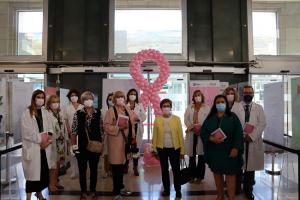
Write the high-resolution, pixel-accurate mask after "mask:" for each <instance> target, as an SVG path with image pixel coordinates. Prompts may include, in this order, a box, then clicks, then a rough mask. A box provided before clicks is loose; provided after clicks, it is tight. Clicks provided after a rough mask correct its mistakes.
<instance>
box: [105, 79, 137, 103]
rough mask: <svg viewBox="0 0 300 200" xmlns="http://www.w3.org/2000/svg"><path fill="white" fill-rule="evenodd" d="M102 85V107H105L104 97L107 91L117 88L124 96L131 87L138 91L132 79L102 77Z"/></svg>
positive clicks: (113, 90)
mask: <svg viewBox="0 0 300 200" xmlns="http://www.w3.org/2000/svg"><path fill="white" fill-rule="evenodd" d="M102 87H103V88H102V108H107V105H106V97H107V95H108V94H109V93H112V92H115V91H118V90H119V91H122V92H124V94H125V96H126V94H127V92H128V90H130V89H131V88H135V89H136V90H137V91H138V92H139V90H138V87H137V85H136V84H135V82H134V80H133V79H103V81H102Z"/></svg>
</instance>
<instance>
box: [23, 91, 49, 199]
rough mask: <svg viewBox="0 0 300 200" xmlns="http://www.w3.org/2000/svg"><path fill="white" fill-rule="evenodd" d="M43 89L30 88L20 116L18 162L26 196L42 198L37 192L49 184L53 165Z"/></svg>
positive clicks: (27, 197)
mask: <svg viewBox="0 0 300 200" xmlns="http://www.w3.org/2000/svg"><path fill="white" fill-rule="evenodd" d="M44 104H45V93H44V92H43V91H41V90H36V91H34V92H33V94H32V97H31V104H30V106H28V109H26V111H25V112H24V114H23V116H22V120H21V123H22V125H21V132H22V165H23V170H24V176H25V179H26V185H25V190H26V199H27V200H30V199H31V193H32V192H36V193H35V195H36V197H37V198H38V199H39V200H43V199H45V198H44V197H43V195H42V193H41V191H42V190H43V189H45V188H46V187H48V185H49V168H50V167H51V166H53V165H55V159H53V157H52V151H51V148H52V144H51V143H52V139H51V135H52V132H53V131H52V130H51V124H50V123H49V119H48V114H47V111H46V110H45V109H44V107H43V106H44Z"/></svg>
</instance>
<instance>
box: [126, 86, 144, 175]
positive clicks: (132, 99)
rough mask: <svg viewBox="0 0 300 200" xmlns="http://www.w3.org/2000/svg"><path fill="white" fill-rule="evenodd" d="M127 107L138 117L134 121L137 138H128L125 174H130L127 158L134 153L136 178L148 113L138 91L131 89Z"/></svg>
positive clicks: (128, 94)
mask: <svg viewBox="0 0 300 200" xmlns="http://www.w3.org/2000/svg"><path fill="white" fill-rule="evenodd" d="M127 107H129V108H130V110H132V111H133V112H134V115H135V116H136V117H135V119H134V124H133V128H134V132H135V133H136V135H135V137H132V136H131V135H129V136H128V139H129V143H127V145H126V163H125V168H124V172H125V173H127V172H128V164H129V160H128V158H127V154H128V153H132V158H133V172H134V175H135V176H139V171H138V161H139V151H140V150H139V149H140V148H141V144H142V142H143V133H144V125H143V122H144V121H145V120H146V113H145V110H144V108H143V105H142V104H141V103H139V99H138V92H137V90H136V89H130V90H129V91H128V93H127Z"/></svg>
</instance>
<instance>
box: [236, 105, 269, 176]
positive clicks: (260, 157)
mask: <svg viewBox="0 0 300 200" xmlns="http://www.w3.org/2000/svg"><path fill="white" fill-rule="evenodd" d="M244 105H245V103H244V102H240V103H234V105H233V107H232V109H231V111H232V112H234V113H235V114H236V115H237V116H238V118H239V120H240V122H241V124H242V125H244V124H245V109H244ZM250 109H251V110H250V119H249V123H250V124H251V125H253V126H254V130H253V132H252V133H251V134H250V135H249V136H250V137H251V139H252V141H253V142H250V143H249V152H248V164H247V169H245V167H246V166H245V165H246V160H245V155H246V154H245V153H244V167H243V168H244V169H245V170H246V171H255V170H263V169H264V147H263V140H262V133H263V131H264V129H265V127H266V117H265V113H264V110H263V108H262V106H261V105H259V104H256V103H254V102H252V103H251V104H250ZM245 151H246V146H245Z"/></svg>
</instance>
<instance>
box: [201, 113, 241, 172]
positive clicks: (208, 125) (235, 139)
mask: <svg viewBox="0 0 300 200" xmlns="http://www.w3.org/2000/svg"><path fill="white" fill-rule="evenodd" d="M219 127H220V128H221V129H222V130H223V132H224V133H225V135H226V136H227V138H226V139H225V140H224V141H223V142H222V143H220V144H215V143H213V142H211V141H209V136H210V134H211V133H212V132H214V131H215V130H216V129H218V128H219ZM200 136H201V138H202V141H203V146H204V158H205V160H206V162H207V164H208V166H209V168H210V169H211V171H212V172H214V173H216V174H226V175H234V174H236V173H237V172H238V171H239V170H240V169H241V167H242V166H243V157H242V156H243V151H244V145H243V129H242V125H241V123H240V120H239V119H238V117H237V116H236V115H235V114H234V113H231V115H224V117H223V118H219V117H217V116H216V115H213V116H211V117H209V119H208V118H207V119H206V120H205V121H204V123H203V125H202V128H201V134H200ZM233 148H237V149H238V156H237V157H235V158H231V157H229V155H230V152H231V150H232V149H233Z"/></svg>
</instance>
